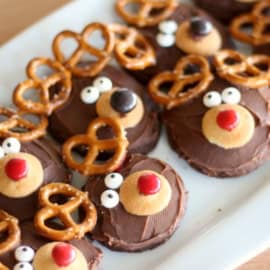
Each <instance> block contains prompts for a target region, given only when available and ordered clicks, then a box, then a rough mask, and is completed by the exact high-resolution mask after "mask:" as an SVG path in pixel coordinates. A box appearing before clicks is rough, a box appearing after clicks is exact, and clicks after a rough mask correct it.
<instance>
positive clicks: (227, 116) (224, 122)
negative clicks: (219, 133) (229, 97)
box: [217, 110, 239, 131]
mask: <svg viewBox="0 0 270 270" xmlns="http://www.w3.org/2000/svg"><path fill="white" fill-rule="evenodd" d="M238 122H239V118H238V115H237V113H236V111H235V110H225V111H222V112H220V113H219V114H218V116H217V124H218V125H219V127H221V128H222V129H225V130H227V131H232V130H233V129H234V128H236V126H237V125H238Z"/></svg>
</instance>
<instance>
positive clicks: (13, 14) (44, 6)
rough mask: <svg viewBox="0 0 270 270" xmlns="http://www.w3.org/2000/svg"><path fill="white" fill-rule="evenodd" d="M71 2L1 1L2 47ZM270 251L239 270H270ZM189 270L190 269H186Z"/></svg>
mask: <svg viewBox="0 0 270 270" xmlns="http://www.w3.org/2000/svg"><path fill="white" fill-rule="evenodd" d="M68 2H70V0H46V1H41V0H25V1H24V0H0V45H1V44H3V43H4V42H6V41H8V40H9V39H10V38H12V37H14V36H15V35H16V34H18V33H19V32H20V31H22V30H23V29H25V28H26V27H27V26H29V25H31V24H32V23H33V22H36V21H37V20H38V19H40V18H41V17H43V16H45V15H47V14H49V13H50V12H51V11H53V10H55V9H57V8H59V7H61V6H62V5H64V4H65V3H68ZM269 269H270V250H269V251H265V252H264V253H262V254H260V255H259V256H258V257H256V258H254V259H253V260H251V261H249V262H248V263H246V264H245V265H243V266H242V267H240V268H239V269H238V270H269ZM186 270H188V269H186Z"/></svg>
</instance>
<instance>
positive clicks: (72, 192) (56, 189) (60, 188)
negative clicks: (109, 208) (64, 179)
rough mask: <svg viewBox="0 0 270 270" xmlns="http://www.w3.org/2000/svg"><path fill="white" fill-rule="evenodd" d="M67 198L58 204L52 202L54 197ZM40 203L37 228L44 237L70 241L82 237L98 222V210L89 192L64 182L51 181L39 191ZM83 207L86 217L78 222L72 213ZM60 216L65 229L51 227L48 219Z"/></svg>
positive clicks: (36, 221) (36, 217) (35, 221)
mask: <svg viewBox="0 0 270 270" xmlns="http://www.w3.org/2000/svg"><path fill="white" fill-rule="evenodd" d="M53 196H54V197H55V198H57V196H59V198H63V197H64V198H65V199H66V202H65V203H63V204H58V203H56V202H52V201H51V198H52V197H53ZM39 204H40V207H41V209H40V210H39V211H38V212H37V214H36V215H35V220H34V224H35V228H36V230H37V231H38V232H39V233H40V234H41V235H42V236H44V237H46V238H49V239H51V240H55V241H69V240H72V239H81V238H82V237H83V236H84V235H85V234H86V233H87V232H91V231H92V230H93V229H94V227H95V225H96V222H97V211H96V208H95V206H94V204H93V203H92V202H91V201H90V200H89V198H88V194H87V193H85V192H82V191H80V190H78V189H76V188H75V187H73V186H71V185H68V184H63V183H51V184H48V185H46V186H44V187H42V188H41V189H40V191H39ZM79 209H82V210H83V211H84V218H83V220H82V221H80V223H76V221H74V219H73V217H72V213H74V212H75V211H77V210H79ZM52 218H58V219H60V221H61V222H62V223H63V225H64V227H65V228H64V229H55V228H51V227H49V226H48V225H47V224H46V221H48V220H50V219H52Z"/></svg>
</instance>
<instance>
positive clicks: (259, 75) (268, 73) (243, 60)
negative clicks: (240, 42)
mask: <svg viewBox="0 0 270 270" xmlns="http://www.w3.org/2000/svg"><path fill="white" fill-rule="evenodd" d="M214 65H215V66H216V69H217V73H218V74H219V76H220V77H222V78H224V79H226V80H228V81H230V82H232V83H235V84H237V85H242V86H246V87H250V88H255V89H257V88H259V87H264V86H268V84H269V81H270V57H269V56H266V55H251V56H248V57H246V56H245V55H242V54H241V53H239V52H237V51H234V50H222V51H220V52H218V53H217V54H216V55H215V57H214Z"/></svg>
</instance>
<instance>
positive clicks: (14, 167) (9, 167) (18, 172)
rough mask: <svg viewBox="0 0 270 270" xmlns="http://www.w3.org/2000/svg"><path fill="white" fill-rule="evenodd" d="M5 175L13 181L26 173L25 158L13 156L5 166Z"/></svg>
mask: <svg viewBox="0 0 270 270" xmlns="http://www.w3.org/2000/svg"><path fill="white" fill-rule="evenodd" d="M5 172H6V175H7V176H8V177H9V178H10V179H11V180H13V181H19V180H21V179H22V178H24V177H25V176H26V175H27V172H28V165H27V162H26V160H24V159H20V158H13V159H11V160H9V161H8V163H7V164H6V166H5Z"/></svg>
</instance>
